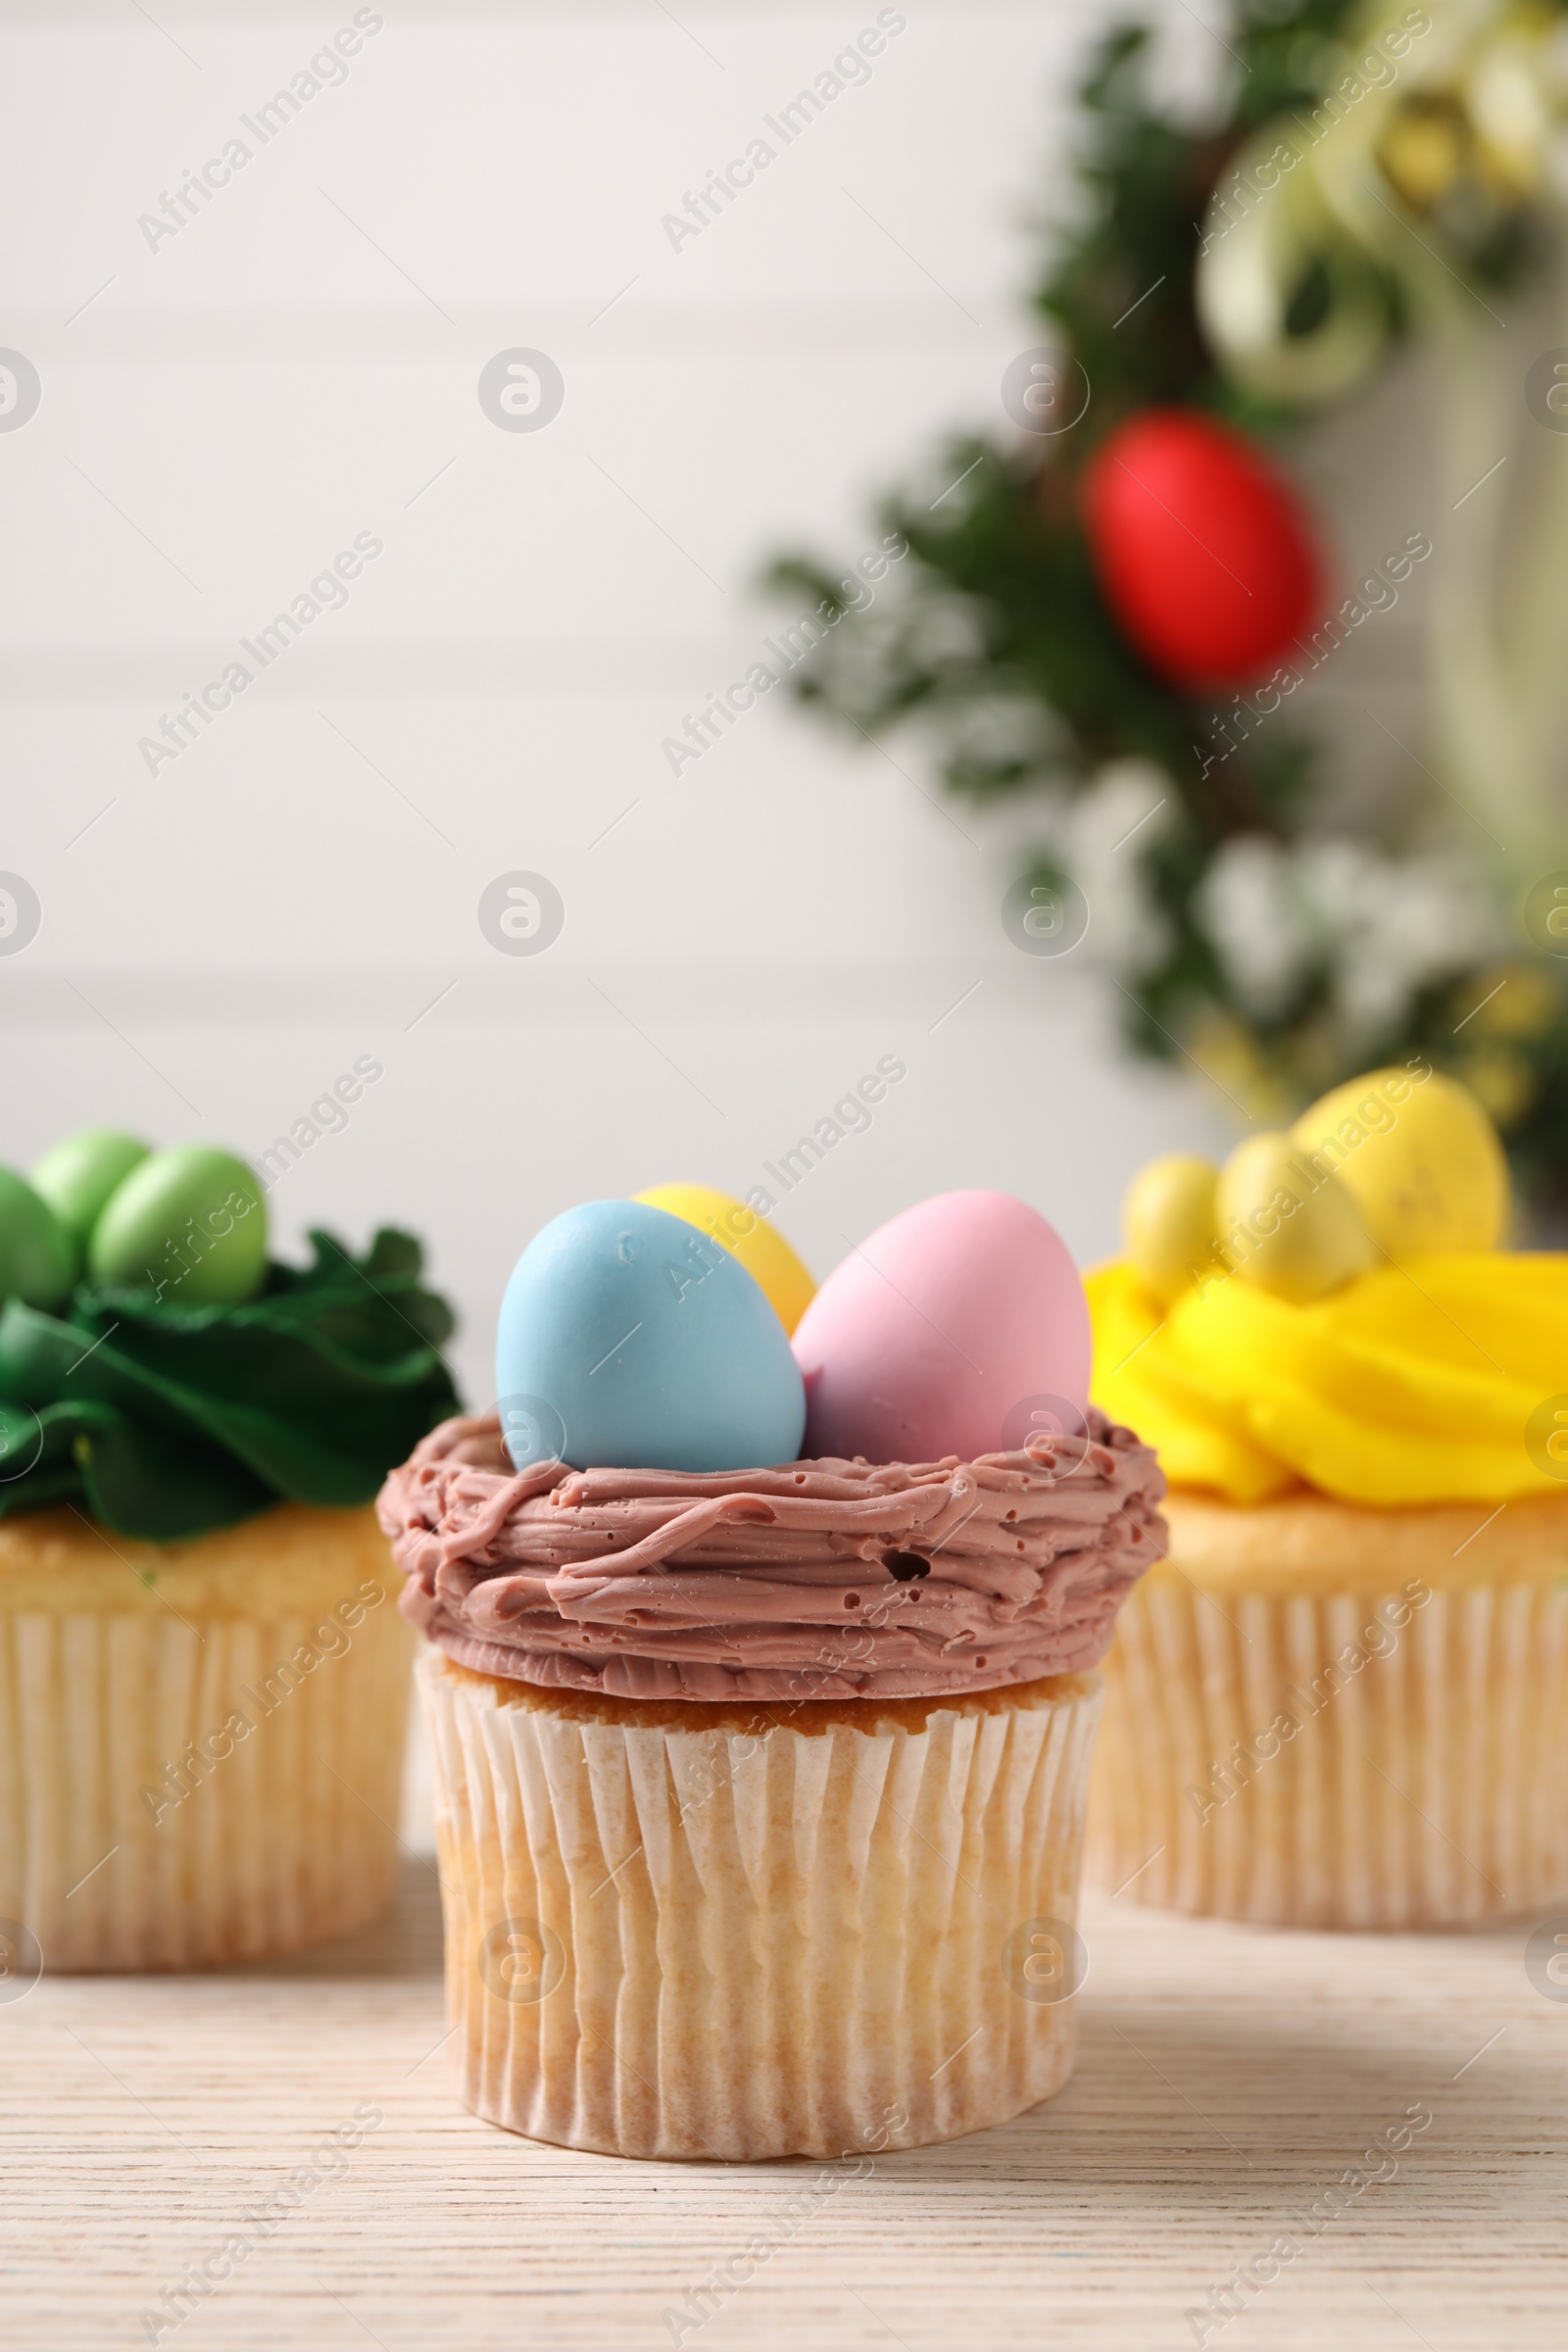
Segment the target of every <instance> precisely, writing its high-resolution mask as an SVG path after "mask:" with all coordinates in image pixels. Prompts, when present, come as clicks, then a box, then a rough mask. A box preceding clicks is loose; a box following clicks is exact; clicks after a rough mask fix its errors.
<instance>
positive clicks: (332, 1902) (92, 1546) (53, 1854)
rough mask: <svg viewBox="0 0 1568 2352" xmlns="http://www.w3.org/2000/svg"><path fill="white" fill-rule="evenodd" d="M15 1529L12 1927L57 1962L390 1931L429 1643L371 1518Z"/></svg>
mask: <svg viewBox="0 0 1568 2352" xmlns="http://www.w3.org/2000/svg"><path fill="white" fill-rule="evenodd" d="M0 1537H3V1543H0V1933H4V1932H7V1931H8V1923H9V1929H11V1930H16V1931H18V1932H19V1936H20V1937H23V1938H27V1939H30V1941H28V1942H27V1943H26V1948H27V1949H29V1950H31V1949H33V1948H35V1949H36V1951H37V1953H38V1955H39V1960H40V1965H41V1967H42V1968H43V1969H44V1970H67V1971H90V1970H124V1969H137V1970H140V1969H182V1968H205V1967H212V1966H215V1965H218V1964H220V1963H222V1962H225V1961H235V1960H247V1959H257V1958H261V1957H263V1956H266V1955H270V1954H276V1953H281V1952H290V1951H296V1950H299V1949H301V1948H302V1947H304V1946H306V1945H308V1944H312V1943H318V1942H320V1941H322V1940H324V1939H325V1938H327V1937H329V1936H339V1935H345V1934H347V1933H349V1932H350V1931H351V1930H353V1929H355V1928H359V1927H362V1926H364V1925H366V1924H367V1923H368V1921H369V1920H371V1919H373V1918H374V1917H375V1916H376V1914H377V1913H378V1912H379V1911H380V1910H381V1909H382V1907H383V1906H384V1905H385V1903H386V1901H387V1900H388V1898H389V1896H390V1894H391V1891H392V1886H393V1881H394V1875H395V1869H396V1860H397V1841H396V1835H395V1831H396V1823H397V1808H398V1802H399V1796H400V1788H401V1777H402V1755H403V1739H404V1727H405V1722H406V1717H407V1710H408V1691H409V1668H410V1657H411V1650H412V1646H413V1643H412V1638H411V1636H410V1634H409V1630H408V1628H407V1627H406V1626H405V1625H404V1624H403V1622H402V1620H401V1619H400V1617H399V1615H398V1612H397V1607H396V1596H395V1589H394V1588H395V1579H394V1575H393V1572H392V1569H391V1566H390V1562H389V1560H388V1558H387V1554H386V1546H385V1544H384V1541H383V1540H382V1538H381V1537H380V1535H379V1533H378V1531H377V1529H376V1527H375V1523H374V1520H373V1518H372V1517H371V1515H370V1514H369V1513H368V1511H366V1512H346V1511H311V1510H306V1509H304V1508H303V1507H302V1506H292V1505H291V1506H285V1507H284V1508H283V1509H282V1510H280V1511H278V1512H273V1513H269V1514H267V1515H266V1516H265V1517H264V1518H261V1519H258V1520H255V1521H252V1522H249V1523H247V1525H246V1526H245V1527H244V1528H241V1529H233V1530H230V1531H228V1532H227V1533H226V1534H225V1535H223V1536H221V1537H211V1538H207V1539H205V1540H204V1541H203V1542H202V1543H200V1544H188V1545H181V1546H159V1545H150V1544H127V1543H126V1542H124V1540H123V1539H121V1538H118V1537H117V1538H115V1539H113V1541H112V1542H111V1541H110V1539H108V1538H107V1537H104V1536H100V1535H98V1534H96V1533H95V1532H94V1531H92V1530H91V1529H87V1528H86V1527H85V1523H83V1525H82V1526H73V1524H72V1523H71V1521H70V1519H69V1518H68V1517H67V1515H65V1514H54V1513H38V1514H35V1515H31V1516H29V1517H28V1518H25V1519H19V1520H16V1521H14V1522H11V1523H10V1524H8V1525H7V1526H6V1527H5V1528H4V1529H3V1530H0ZM19 1936H12V1937H11V1940H13V1941H18V1940H19Z"/></svg>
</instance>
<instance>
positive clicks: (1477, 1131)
mask: <svg viewBox="0 0 1568 2352" xmlns="http://www.w3.org/2000/svg"><path fill="white" fill-rule="evenodd" d="M1292 1137H1293V1140H1294V1142H1295V1143H1297V1144H1298V1145H1299V1146H1300V1147H1301V1148H1302V1149H1303V1150H1304V1151H1306V1152H1309V1153H1311V1154H1312V1155H1313V1156H1314V1159H1315V1161H1316V1163H1317V1164H1319V1165H1321V1166H1325V1167H1332V1168H1334V1169H1335V1170H1336V1172H1337V1177H1338V1181H1339V1183H1340V1184H1341V1185H1342V1186H1343V1187H1344V1189H1345V1191H1346V1192H1347V1193H1348V1194H1349V1196H1350V1198H1351V1200H1352V1201H1354V1202H1355V1204H1356V1206H1357V1207H1358V1208H1359V1210H1360V1212H1361V1216H1362V1218H1363V1220H1364V1222H1365V1224H1366V1226H1367V1229H1368V1231H1369V1232H1370V1233H1371V1235H1372V1236H1373V1239H1374V1240H1375V1241H1376V1242H1378V1243H1379V1244H1380V1245H1381V1247H1382V1248H1383V1249H1384V1250H1387V1251H1388V1253H1389V1255H1390V1256H1391V1257H1393V1258H1395V1259H1396V1260H1400V1259H1403V1258H1406V1257H1412V1256H1416V1255H1418V1254H1420V1253H1421V1252H1422V1251H1424V1250H1496V1249H1499V1248H1500V1247H1501V1245H1502V1243H1503V1242H1504V1241H1505V1239H1506V1238H1507V1232H1508V1224H1509V1217H1510V1213H1511V1202H1510V1198H1509V1190H1508V1162H1507V1160H1506V1159H1505V1157H1504V1156H1503V1150H1502V1145H1501V1144H1500V1142H1499V1141H1498V1139H1497V1131H1496V1129H1495V1127H1494V1125H1493V1123H1492V1121H1491V1119H1490V1118H1489V1117H1488V1116H1487V1114H1486V1112H1485V1111H1484V1110H1483V1109H1482V1107H1481V1104H1480V1103H1478V1102H1477V1101H1476V1098H1475V1096H1474V1095H1473V1094H1471V1092H1470V1090H1469V1088H1468V1087H1464V1086H1460V1085H1459V1084H1458V1082H1457V1081H1456V1080H1455V1079H1452V1078H1445V1077H1444V1076H1443V1075H1442V1074H1441V1073H1440V1072H1439V1071H1436V1070H1428V1071H1427V1073H1426V1075H1425V1076H1424V1077H1423V1076H1420V1075H1418V1073H1417V1072H1416V1071H1415V1070H1409V1069H1389V1070H1373V1071H1372V1072H1371V1073H1370V1075H1369V1076H1367V1077H1365V1078H1352V1079H1351V1080H1350V1081H1349V1082H1348V1085H1345V1086H1337V1087H1336V1088H1335V1089H1334V1091H1333V1093H1332V1094H1328V1095H1325V1096H1324V1097H1323V1100H1322V1101H1321V1103H1313V1105H1312V1107H1311V1109H1310V1110H1308V1111H1305V1112H1303V1114H1302V1116H1301V1117H1300V1118H1299V1119H1298V1121H1297V1123H1296V1126H1295V1127H1294V1129H1293V1130H1292Z"/></svg>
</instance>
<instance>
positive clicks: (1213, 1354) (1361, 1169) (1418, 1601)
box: [1088, 1060, 1568, 1928]
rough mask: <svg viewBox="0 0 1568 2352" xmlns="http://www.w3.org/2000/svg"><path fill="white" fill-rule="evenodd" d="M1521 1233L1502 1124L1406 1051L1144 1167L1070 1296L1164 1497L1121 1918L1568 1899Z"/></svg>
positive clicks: (1554, 1309) (1561, 1286)
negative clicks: (1165, 1487) (1082, 1287)
mask: <svg viewBox="0 0 1568 2352" xmlns="http://www.w3.org/2000/svg"><path fill="white" fill-rule="evenodd" d="M1508 1224H1509V1202H1508V1182H1507V1171H1506V1165H1505V1162H1504V1160H1503V1156H1502V1152H1501V1150H1500V1147H1499V1145H1498V1143H1497V1139H1496V1136H1495V1132H1494V1130H1493V1128H1492V1125H1491V1122H1490V1120H1489V1119H1488V1118H1487V1116H1486V1113H1485V1112H1484V1111H1483V1109H1482V1108H1481V1105H1480V1104H1479V1103H1477V1102H1476V1101H1475V1099H1474V1098H1473V1097H1472V1096H1470V1095H1469V1094H1468V1093H1467V1092H1466V1090H1465V1089H1463V1088H1462V1087H1460V1086H1458V1085H1456V1084H1455V1083H1454V1082H1453V1081H1451V1080H1449V1079H1446V1078H1445V1077H1442V1076H1440V1075H1438V1074H1436V1073H1434V1072H1433V1071H1431V1070H1430V1068H1429V1067H1428V1066H1427V1065H1426V1064H1425V1063H1424V1062H1421V1061H1419V1060H1417V1061H1416V1062H1414V1063H1412V1064H1411V1065H1410V1066H1408V1067H1406V1068H1404V1069H1386V1070H1379V1071H1375V1072H1373V1073H1372V1074H1371V1075H1370V1076H1368V1077H1366V1078H1364V1079H1360V1080H1358V1081H1355V1082H1354V1083H1353V1084H1351V1085H1349V1086H1348V1087H1345V1088H1342V1089H1339V1090H1337V1091H1336V1092H1335V1093H1334V1094H1333V1095H1331V1096H1329V1097H1327V1098H1326V1099H1325V1100H1324V1102H1323V1103H1319V1104H1317V1105H1315V1106H1314V1108H1313V1109H1312V1110H1311V1111H1309V1112H1307V1113H1306V1114H1305V1116H1304V1117H1303V1118H1302V1119H1301V1120H1300V1121H1299V1124H1298V1126H1297V1127H1296V1129H1295V1130H1294V1131H1293V1133H1292V1134H1291V1135H1289V1136H1286V1135H1279V1136H1258V1137H1253V1138H1251V1139H1250V1140H1249V1141H1248V1142H1247V1143H1246V1144H1244V1145H1243V1146H1242V1147H1241V1148H1240V1149H1239V1151H1238V1152H1237V1153H1235V1154H1234V1155H1233V1157H1232V1159H1231V1161H1230V1162H1228V1163H1227V1165H1226V1167H1225V1169H1224V1170H1215V1169H1213V1168H1211V1167H1205V1166H1204V1165H1203V1163H1202V1162H1201V1161H1193V1160H1186V1159H1167V1160H1163V1161H1158V1162H1156V1163H1155V1164H1154V1165H1153V1167H1152V1168H1150V1169H1148V1170H1146V1171H1145V1172H1144V1174H1143V1176H1142V1177H1140V1178H1139V1179H1138V1180H1137V1181H1136V1183H1135V1185H1134V1187H1133V1189H1132V1192H1131V1193H1130V1195H1129V1199H1128V1203H1127V1215H1126V1232H1127V1244H1128V1249H1127V1255H1126V1257H1125V1258H1124V1259H1122V1260H1120V1261H1118V1262H1116V1263H1114V1264H1112V1265H1108V1266H1104V1267H1102V1268H1101V1269H1099V1270H1098V1271H1097V1272H1095V1273H1093V1274H1091V1275H1090V1276H1089V1278H1088V1290H1089V1296H1090V1299H1091V1304H1092V1308H1093V1314H1094V1324H1095V1341H1096V1357H1097V1367H1098V1369H1097V1378H1096V1382H1095V1395H1096V1396H1097V1397H1098V1398H1099V1400H1100V1402H1101V1403H1102V1404H1103V1406H1104V1407H1105V1409H1106V1410H1107V1411H1108V1412H1111V1413H1113V1414H1118V1415H1120V1414H1127V1415H1132V1416H1136V1418H1137V1420H1138V1424H1139V1427H1140V1428H1141V1429H1142V1430H1143V1431H1144V1433H1145V1434H1146V1435H1147V1436H1148V1437H1149V1438H1150V1439H1151V1440H1152V1442H1153V1443H1154V1444H1155V1445H1156V1446H1158V1448H1159V1452H1160V1458H1161V1460H1162V1462H1163V1464H1164V1467H1165V1469H1166V1471H1167V1473H1168V1475H1169V1478H1170V1481H1171V1487H1172V1493H1171V1495H1170V1497H1169V1501H1168V1503H1167V1506H1166V1508H1167V1515H1168V1520H1169V1526H1170V1550H1169V1557H1168V1559H1167V1560H1166V1561H1164V1562H1162V1563H1161V1564H1160V1565H1159V1566H1157V1567H1156V1568H1155V1569H1154V1570H1153V1571H1152V1573H1151V1575H1150V1576H1149V1577H1148V1578H1147V1579H1146V1580H1145V1581H1144V1582H1143V1584H1142V1585H1141V1586H1140V1587H1139V1588H1138V1590H1137V1592H1136V1593H1134V1594H1133V1596H1132V1598H1131V1600H1130V1602H1129V1605H1128V1607H1127V1608H1126V1609H1125V1610H1124V1612H1123V1614H1122V1618H1121V1622H1120V1626H1119V1628H1118V1632H1117V1636H1116V1641H1115V1644H1114V1647H1113V1648H1112V1650H1111V1651H1110V1654H1109V1656H1108V1657H1107V1659H1106V1661H1105V1668H1104V1672H1105V1679H1106V1685H1107V1695H1106V1705H1105V1721H1104V1726H1103V1733H1102V1738H1101V1743H1100V1750H1099V1755H1098V1759H1097V1765H1096V1786H1095V1796H1094V1804H1093V1809H1092V1814H1091V1833H1090V1869H1091V1872H1092V1873H1093V1875H1094V1876H1095V1878H1096V1879H1097V1880H1098V1881H1099V1882H1100V1883H1102V1884H1103V1885H1105V1886H1107V1887H1112V1888H1114V1889H1116V1890H1117V1891H1121V1892H1124V1893H1125V1896H1126V1898H1127V1899H1130V1900H1138V1901H1142V1902H1148V1903H1159V1904H1165V1905H1168V1906H1170V1907H1173V1908H1175V1909H1179V1910H1184V1911H1195V1912H1213V1913H1218V1914H1220V1915H1222V1916H1224V1917H1227V1918H1233V1919H1248V1920H1256V1921H1264V1922H1274V1923H1278V1924H1281V1925H1288V1926H1298V1927H1320V1928H1414V1927H1449V1926H1460V1925H1471V1924H1478V1923H1481V1922H1485V1921H1490V1920H1495V1919H1501V1918H1507V1917H1509V1916H1512V1915H1517V1914H1523V1913H1529V1912H1533V1911H1534V1912H1539V1911H1541V1910H1543V1909H1549V1908H1550V1907H1551V1906H1552V1905H1554V1904H1555V1905H1556V1906H1557V1907H1558V1908H1561V1907H1562V1905H1563V1900H1564V1898H1568V1484H1565V1481H1568V1435H1565V1434H1564V1433H1568V1257H1565V1256H1562V1255H1558V1254H1554V1253H1544V1252H1525V1251H1509V1250H1505V1249H1504V1248H1503V1247H1502V1246H1501V1245H1502V1243H1503V1240H1504V1237H1505V1236H1506V1233H1507V1230H1508Z"/></svg>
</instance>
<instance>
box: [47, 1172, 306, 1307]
mask: <svg viewBox="0 0 1568 2352" xmlns="http://www.w3.org/2000/svg"><path fill="white" fill-rule="evenodd" d="M87 1267H88V1271H89V1272H90V1273H91V1275H92V1277H93V1279H94V1280H95V1281H96V1282H125V1283H137V1284H140V1283H146V1282H150V1283H153V1284H154V1285H156V1286H158V1288H159V1295H160V1297H161V1298H162V1299H164V1301H165V1303H166V1304H167V1305H171V1306H234V1305H237V1304H238V1302H239V1301H240V1300H241V1299H249V1298H251V1297H252V1296H253V1295H254V1294H255V1293H256V1292H257V1291H258V1290H260V1288H261V1286H262V1282H263V1279H264V1277H265V1275H266V1272H267V1206H266V1203H265V1201H263V1199H262V1195H261V1188H260V1187H259V1186H258V1184H257V1181H256V1177H255V1174H254V1172H253V1171H252V1170H251V1169H250V1168H248V1167H247V1166H246V1165H245V1162H244V1161H243V1160H242V1159H236V1158H235V1157H234V1155H233V1153H232V1152H217V1151H214V1150H213V1149H212V1147H211V1146H210V1145H207V1144H176V1145H175V1146H174V1147H173V1149H172V1151H169V1152H149V1153H148V1155H147V1157H146V1158H145V1159H143V1160H139V1161H138V1162H137V1164H136V1166H135V1167H133V1168H132V1169H131V1171H130V1174H129V1175H128V1176H127V1177H126V1178H125V1179H124V1182H123V1184H120V1185H117V1187H116V1188H115V1191H114V1192H113V1193H112V1194H111V1195H110V1198H109V1203H108V1205H107V1207H106V1208H105V1209H104V1212H103V1214H102V1216H101V1217H100V1218H99V1219H98V1222H97V1224H96V1225H95V1226H94V1227H93V1229H92V1238H91V1240H90V1241H89V1242H88V1244H87Z"/></svg>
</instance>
